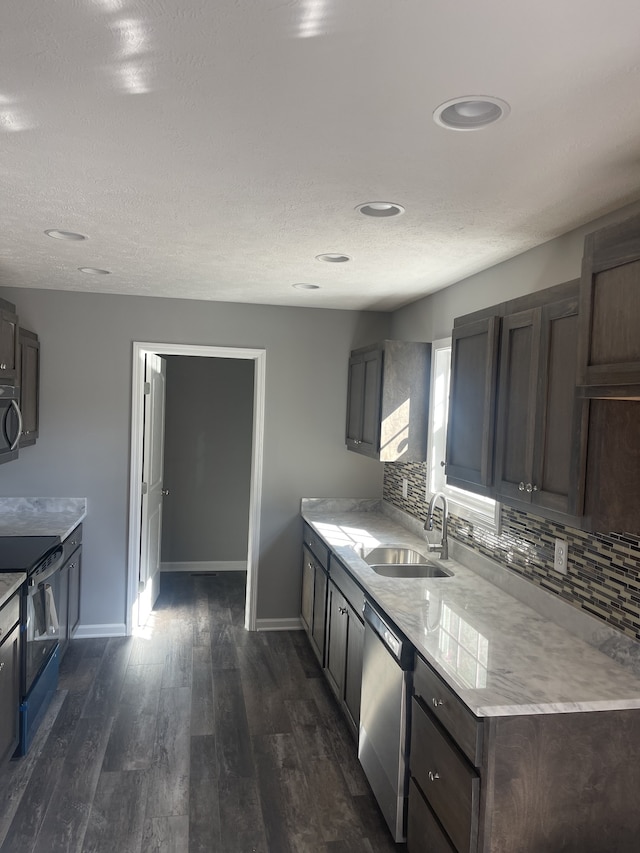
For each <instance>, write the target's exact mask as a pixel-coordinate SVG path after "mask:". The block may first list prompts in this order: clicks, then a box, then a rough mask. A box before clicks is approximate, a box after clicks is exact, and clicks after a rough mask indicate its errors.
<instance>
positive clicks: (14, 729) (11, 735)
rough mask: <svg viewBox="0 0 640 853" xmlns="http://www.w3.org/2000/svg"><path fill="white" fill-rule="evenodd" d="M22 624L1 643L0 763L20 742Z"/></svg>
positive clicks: (0, 763)
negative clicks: (19, 708)
mask: <svg viewBox="0 0 640 853" xmlns="http://www.w3.org/2000/svg"><path fill="white" fill-rule="evenodd" d="M19 651H20V626H19V625H16V627H15V628H14V629H13V631H12V632H11V633H10V634H9V635H8V636H7V637H6V639H5V640H4V642H3V643H2V645H0V765H2V763H3V762H4V761H5V760H6V759H7V758H9V757H10V756H11V755H12V754H13V751H14V749H15V748H16V746H17V744H18V706H19V704H20V683H19V673H20V669H19V660H20V655H19Z"/></svg>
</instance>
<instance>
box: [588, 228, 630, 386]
mask: <svg viewBox="0 0 640 853" xmlns="http://www.w3.org/2000/svg"><path fill="white" fill-rule="evenodd" d="M580 317H581V319H580V357H579V372H578V384H579V385H580V386H583V390H582V393H583V394H584V396H587V397H619V398H623V399H640V215H636V216H633V217H631V218H630V219H627V220H625V221H624V222H620V223H617V224H615V225H610V226H608V227H606V228H602V229H600V230H599V231H595V232H594V233H592V234H588V235H587V237H586V239H585V248H584V257H583V263H582V278H581V281H580Z"/></svg>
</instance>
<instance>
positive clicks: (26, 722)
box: [0, 536, 63, 755]
mask: <svg viewBox="0 0 640 853" xmlns="http://www.w3.org/2000/svg"><path fill="white" fill-rule="evenodd" d="M62 555H63V548H62V545H61V544H60V538H59V537H58V536H0V572H26V574H27V582H26V584H25V586H24V587H23V590H24V591H23V594H22V600H21V602H20V629H21V635H22V637H21V640H22V642H21V660H20V698H21V702H20V742H19V744H18V748H17V750H16V754H17V755H24V754H25V753H26V752H27V750H28V749H29V745H30V743H31V740H32V739H33V735H34V733H35V731H36V729H37V727H38V724H39V722H40V719H41V718H42V715H43V714H44V712H45V711H46V709H47V706H48V705H49V702H50V701H51V698H52V696H53V694H54V693H55V691H56V689H57V686H58V667H59V644H58V641H59V625H58V610H59V608H60V569H61V568H62V564H63V560H62Z"/></svg>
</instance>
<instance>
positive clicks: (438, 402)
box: [425, 338, 500, 533]
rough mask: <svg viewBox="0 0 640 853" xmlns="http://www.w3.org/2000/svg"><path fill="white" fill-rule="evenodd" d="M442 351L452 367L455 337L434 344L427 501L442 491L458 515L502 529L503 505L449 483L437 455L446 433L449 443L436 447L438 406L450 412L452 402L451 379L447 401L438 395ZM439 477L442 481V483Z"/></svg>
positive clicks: (432, 353)
mask: <svg viewBox="0 0 640 853" xmlns="http://www.w3.org/2000/svg"><path fill="white" fill-rule="evenodd" d="M442 350H448V351H449V366H450V365H451V358H450V354H451V338H441V339H440V340H437V341H434V342H433V343H432V345H431V388H430V393H429V398H430V399H429V435H428V439H427V481H426V484H425V486H426V488H425V498H426V500H427V501H430V500H431V497H432V496H433V494H435V492H442V493H443V494H444V495H445V497H446V498H447V501H448V503H449V509H450V511H451V512H453V513H454V515H457V516H459V517H460V518H463V519H464V520H465V521H469V522H471V523H472V524H474V525H478V526H479V527H484V528H486V529H488V530H492V531H495V532H497V533H499V532H500V504H499V503H498V501H494V500H492V499H491V498H483V497H481V496H480V495H474V494H473V493H472V492H467V491H465V490H464V489H458V488H456V487H455V486H449V485H447V482H446V478H445V475H444V470H443V469H442V468H441V466H440V461H441V460H437V459H436V454H437V455H442V457H443V458H444V452H445V449H446V434H445V437H444V442H445V446H444V447H443V448H442V453H441V454H438V449H437V447H436V446H435V442H434V438H435V435H434V433H435V430H434V421H433V418H434V417H435V416H436V413H437V411H438V406H442V405H443V404H444V405H446V410H447V412H448V405H449V382H448V381H447V385H446V389H445V399H446V404H445V403H444V401H443V400H442V399H441V398H440V397H439V396H438V395H439V394H442V388H441V383H438V382H437V379H438V375H437V372H436V364H437V362H438V360H439V359H438V357H437V354H438V352H441V351H442ZM438 479H440V480H441V482H438Z"/></svg>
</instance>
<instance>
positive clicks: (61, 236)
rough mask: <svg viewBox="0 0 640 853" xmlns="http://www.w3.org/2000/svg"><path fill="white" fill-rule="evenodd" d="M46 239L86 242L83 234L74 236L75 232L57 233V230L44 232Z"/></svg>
mask: <svg viewBox="0 0 640 853" xmlns="http://www.w3.org/2000/svg"><path fill="white" fill-rule="evenodd" d="M44 233H45V234H46V235H47V237H53V239H54V240H86V239H87V238H86V237H85V235H84V234H76V232H75V231H58V229H57V228H50V229H49V230H48V231H45V232H44Z"/></svg>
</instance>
